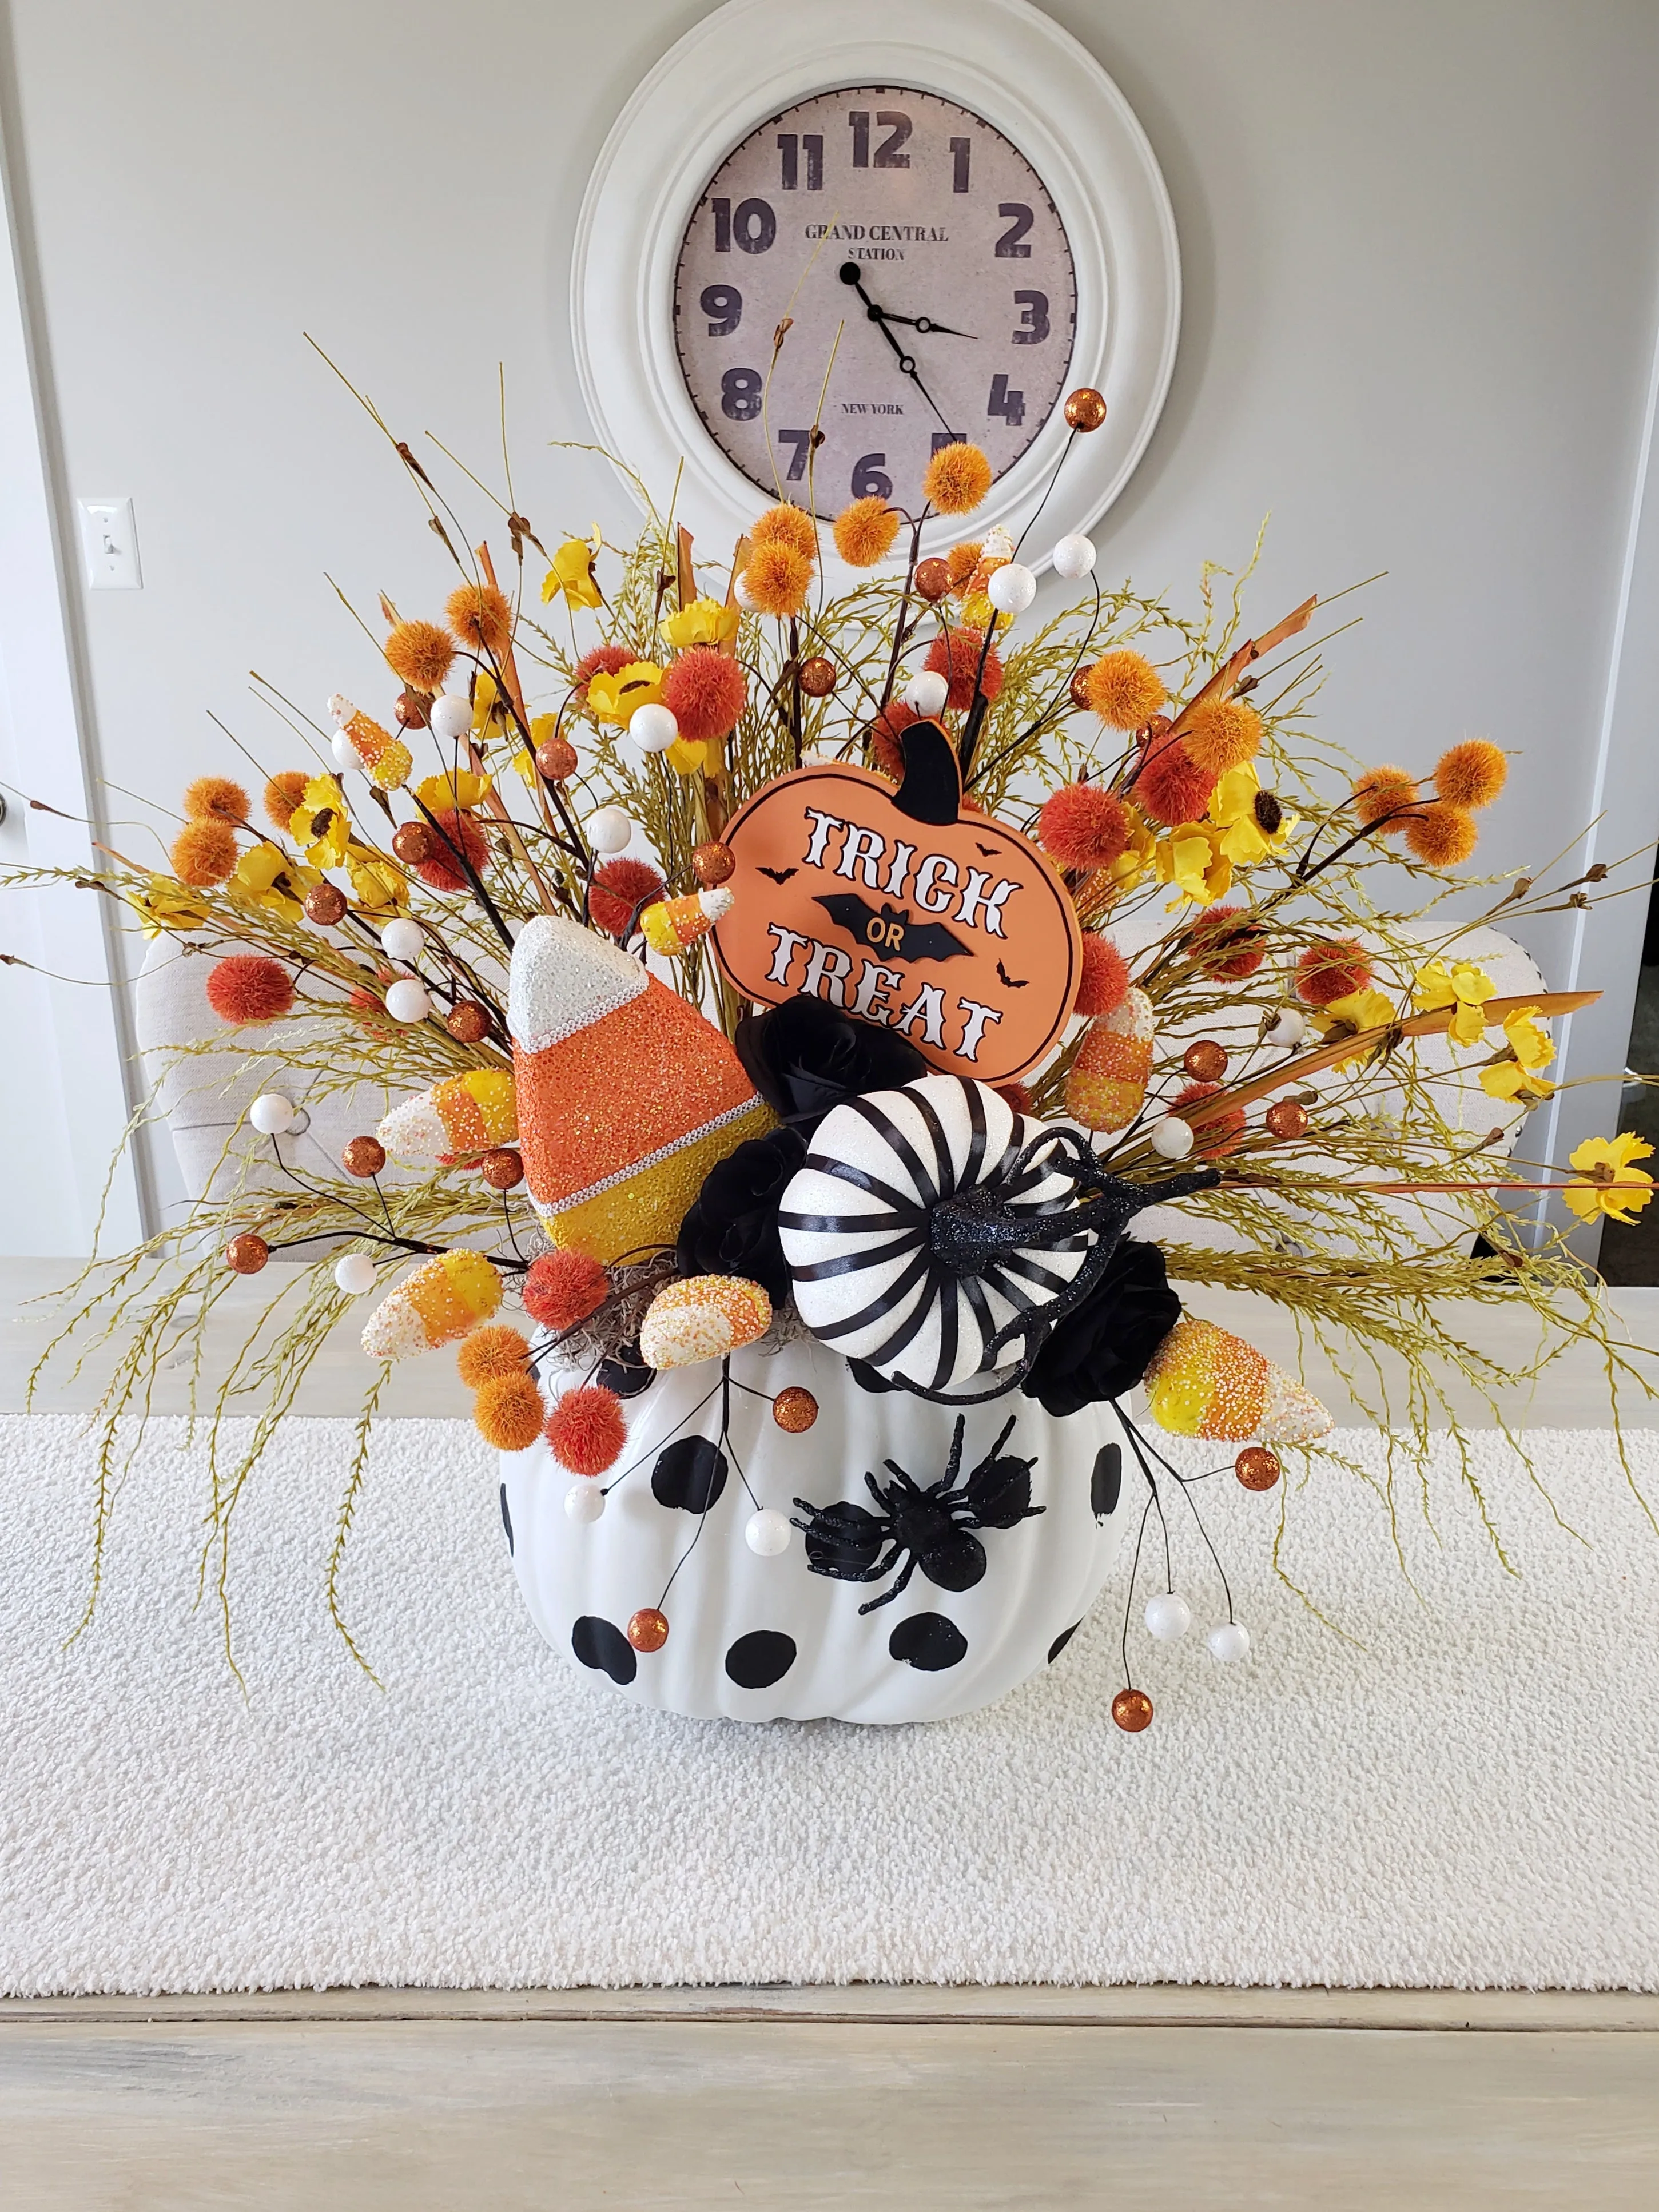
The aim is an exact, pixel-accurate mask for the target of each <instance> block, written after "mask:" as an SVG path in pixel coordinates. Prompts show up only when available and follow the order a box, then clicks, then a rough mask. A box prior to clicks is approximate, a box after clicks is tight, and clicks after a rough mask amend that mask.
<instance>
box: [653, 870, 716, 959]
mask: <svg viewBox="0 0 1659 2212" xmlns="http://www.w3.org/2000/svg"><path fill="white" fill-rule="evenodd" d="M731 908H732V894H731V892H730V891H728V890H720V888H719V887H718V886H717V887H715V888H714V890H703V891H693V892H690V893H689V894H688V895H687V896H685V897H684V898H671V899H659V900H658V901H657V902H656V904H655V905H654V906H648V907H647V908H646V909H645V912H644V913H643V914H642V915H641V916H640V927H641V929H642V930H643V931H644V933H645V941H646V943H647V945H649V946H650V947H651V950H652V951H653V952H667V953H671V954H672V953H676V952H689V951H690V949H691V947H692V946H693V945H695V944H696V942H697V940H698V939H700V938H703V937H706V936H707V935H708V932H709V931H710V930H711V929H712V928H713V927H714V924H715V923H716V922H717V921H719V920H720V916H721V915H723V914H727V913H729V912H730V911H731Z"/></svg>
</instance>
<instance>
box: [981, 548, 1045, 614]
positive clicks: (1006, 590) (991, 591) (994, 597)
mask: <svg viewBox="0 0 1659 2212" xmlns="http://www.w3.org/2000/svg"><path fill="white" fill-rule="evenodd" d="M985 596H986V598H987V599H989V601H990V602H991V605H993V606H994V608H995V609H996V611H997V612H998V613H999V614H1000V615H1023V614H1024V611H1025V610H1026V608H1027V607H1029V606H1030V604H1031V602H1032V600H1033V599H1036V577H1035V576H1034V575H1033V574H1031V571H1030V569H1029V568H1027V567H1026V566H1025V564H1024V562H1023V561H1010V562H1008V563H1007V565H1006V568H995V569H993V571H992V573H991V580H990V581H989V582H988V583H987V585H986V586H985Z"/></svg>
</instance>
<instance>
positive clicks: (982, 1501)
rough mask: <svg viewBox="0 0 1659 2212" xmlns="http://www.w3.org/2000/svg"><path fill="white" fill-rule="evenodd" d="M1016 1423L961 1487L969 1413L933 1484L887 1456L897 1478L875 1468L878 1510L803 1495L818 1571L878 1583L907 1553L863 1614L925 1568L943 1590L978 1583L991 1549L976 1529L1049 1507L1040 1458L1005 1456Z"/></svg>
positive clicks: (811, 1562)
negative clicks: (1041, 1489) (1035, 1481)
mask: <svg viewBox="0 0 1659 2212" xmlns="http://www.w3.org/2000/svg"><path fill="white" fill-rule="evenodd" d="M1013 1425H1014V1424H1013V1419H1012V1416H1011V1417H1010V1419H1008V1420H1007V1421H1006V1423H1005V1424H1004V1425H1003V1430H1002V1433H1001V1435H1000V1436H999V1437H998V1438H997V1440H996V1442H995V1443H994V1444H993V1445H992V1447H991V1449H990V1450H989V1451H987V1453H986V1455H985V1456H984V1458H983V1459H982V1460H981V1462H979V1464H978V1466H977V1467H975V1468H971V1469H970V1470H969V1474H968V1475H967V1476H966V1478H965V1479H964V1480H963V1482H962V1483H961V1484H960V1485H959V1486H958V1484H957V1473H958V1470H959V1469H960V1468H961V1466H962V1439H963V1431H965V1430H966V1428H967V1426H968V1420H967V1416H966V1415H965V1414H962V1413H958V1414H957V1427H956V1434H955V1435H954V1436H953V1437H951V1455H950V1457H949V1459H948V1460H947V1461H946V1462H945V1473H944V1474H942V1475H941V1476H940V1477H939V1480H938V1481H937V1482H934V1483H930V1484H929V1485H928V1486H927V1489H926V1490H924V1489H922V1488H921V1486H920V1485H919V1484H918V1483H916V1482H915V1481H914V1480H912V1479H911V1477H910V1476H909V1475H908V1474H906V1473H905V1472H904V1469H903V1468H902V1467H900V1466H899V1465H898V1463H897V1462H896V1461H895V1460H886V1461H884V1462H883V1464H884V1466H885V1467H886V1468H888V1469H889V1471H890V1474H892V1477H893V1480H891V1482H889V1483H880V1482H878V1481H877V1480H876V1478H875V1476H874V1475H873V1474H866V1476H865V1478H864V1480H865V1481H866V1483H867V1484H868V1485H869V1486H870V1495H871V1496H872V1498H874V1499H875V1501H876V1504H878V1506H879V1507H880V1508H881V1510H880V1511H879V1512H878V1513H872V1512H871V1511H870V1510H869V1509H868V1508H867V1507H866V1506H863V1505H851V1504H847V1503H846V1502H845V1501H844V1500H843V1501H841V1502H839V1503H837V1504H834V1505H823V1506H818V1505H814V1504H811V1502H810V1501H809V1500H808V1499H806V1498H797V1499H796V1500H795V1504H797V1506H799V1509H800V1510H801V1511H802V1512H803V1513H808V1514H811V1520H810V1521H797V1522H795V1523H794V1525H795V1527H796V1528H800V1529H803V1530H804V1531H805V1535H806V1564H807V1565H808V1566H809V1567H810V1568H811V1571H812V1572H813V1573H814V1574H815V1575H833V1576H835V1577H836V1580H837V1581H838V1582H843V1583H873V1582H879V1581H880V1579H881V1577H883V1576H884V1575H885V1574H889V1573H890V1572H891V1571H892V1570H893V1568H894V1567H895V1566H896V1565H897V1563H898V1561H899V1560H900V1559H904V1567H903V1571H902V1573H901V1574H900V1576H899V1578H898V1580H897V1581H896V1583H894V1584H893V1587H892V1588H891V1589H888V1590H884V1591H883V1592H882V1594H881V1595H880V1596H879V1597H872V1599H871V1600H870V1601H869V1602H868V1604H866V1605H861V1606H860V1607H859V1611H860V1613H873V1612H874V1611H875V1609H876V1607H878V1605H889V1604H890V1603H891V1602H892V1601H893V1599H895V1598H896V1597H897V1596H898V1595H899V1594H900V1592H901V1591H902V1590H903V1589H905V1588H906V1587H907V1586H908V1583H909V1580H910V1577H911V1576H912V1575H913V1574H915V1571H916V1569H917V1568H918V1567H920V1568H921V1571H922V1572H923V1574H924V1575H926V1576H927V1579H928V1581H929V1582H931V1583H938V1584H939V1588H940V1589H948V1590H965V1589H972V1588H973V1586H974V1584H975V1583H976V1582H978V1581H979V1579H980V1577H981V1576H982V1575H983V1574H984V1572H985V1547H984V1545H983V1544H981V1542H980V1541H979V1539H978V1537H977V1536H975V1535H972V1534H969V1531H970V1530H972V1529H975V1528H1014V1527H1016V1526H1017V1525H1018V1523H1019V1522H1022V1521H1027V1520H1030V1518H1032V1516H1034V1515H1036V1514H1038V1513H1042V1512H1046V1511H1047V1510H1048V1509H1047V1507H1046V1506H1042V1505H1033V1504H1032V1503H1031V1469H1032V1468H1034V1467H1035V1466H1036V1460H1035V1459H1016V1458H1014V1457H1013V1456H1012V1455H1007V1456H1006V1457H1005V1456H1004V1454H1003V1449H1002V1447H1003V1446H1004V1444H1006V1443H1007V1441H1008V1432H1009V1431H1010V1430H1011V1429H1012V1427H1013ZM907 1553H908V1557H906V1554H907Z"/></svg>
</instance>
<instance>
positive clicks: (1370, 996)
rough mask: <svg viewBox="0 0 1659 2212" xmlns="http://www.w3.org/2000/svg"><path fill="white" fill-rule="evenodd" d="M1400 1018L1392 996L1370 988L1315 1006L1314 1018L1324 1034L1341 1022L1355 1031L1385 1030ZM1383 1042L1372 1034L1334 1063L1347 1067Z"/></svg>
mask: <svg viewBox="0 0 1659 2212" xmlns="http://www.w3.org/2000/svg"><path fill="white" fill-rule="evenodd" d="M1399 1018H1400V1015H1399V1012H1398V1010H1397V1008H1396V1007H1395V1003H1394V1000H1392V999H1390V998H1389V997H1388V995H1387V994H1385V993H1383V992H1382V991H1372V990H1369V989H1367V990H1364V991H1350V992H1349V993H1348V994H1347V996H1346V998H1345V999H1333V1000H1331V1003H1330V1004H1329V1006H1320V1007H1318V1008H1316V1010H1315V1012H1314V1014H1313V1017H1312V1019H1313V1025H1314V1027H1315V1028H1316V1030H1318V1031H1319V1034H1320V1035H1321V1036H1327V1035H1328V1033H1329V1032H1330V1031H1331V1030H1334V1029H1335V1028H1336V1027H1337V1026H1338V1024H1346V1027H1347V1028H1349V1029H1352V1030H1385V1029H1387V1028H1388V1027H1389V1024H1391V1023H1393V1022H1396V1021H1398V1020H1399ZM1381 1042H1383V1040H1382V1039H1381V1038H1380V1037H1373V1038H1372V1039H1371V1041H1370V1043H1369V1044H1362V1045H1360V1046H1359V1047H1358V1049H1357V1050H1355V1051H1353V1052H1348V1053H1344V1054H1343V1055H1342V1057H1341V1059H1340V1060H1337V1061H1336V1062H1335V1063H1334V1065H1335V1066H1338V1067H1346V1066H1347V1064H1348V1062H1349V1061H1350V1060H1366V1059H1369V1057H1370V1054H1372V1053H1374V1052H1375V1051H1376V1048H1377V1047H1378V1045H1379V1044H1381Z"/></svg>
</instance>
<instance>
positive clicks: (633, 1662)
mask: <svg viewBox="0 0 1659 2212" xmlns="http://www.w3.org/2000/svg"><path fill="white" fill-rule="evenodd" d="M570 1648H571V1650H573V1651H574V1653H575V1655H576V1656H577V1658H579V1659H580V1661H581V1662H582V1664H583V1666H584V1667H597V1668H599V1671H600V1672H601V1673H602V1674H609V1675H610V1677H611V1680H612V1681H613V1682H615V1683H617V1684H618V1685H625V1684H627V1683H629V1682H631V1681H632V1680H633V1679H634V1677H635V1674H638V1673H639V1671H640V1662H639V1661H638V1659H637V1658H636V1657H635V1654H634V1647H633V1645H632V1644H630V1643H629V1640H628V1638H626V1637H625V1636H624V1635H623V1632H622V1631H621V1629H620V1628H618V1627H617V1625H616V1623H615V1622H614V1621H610V1620H600V1618H599V1614H598V1613H583V1615H582V1617H581V1619H580V1620H579V1621H578V1622H577V1623H576V1626H574V1628H573V1629H572V1630H571V1632H570Z"/></svg>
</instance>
